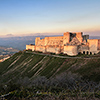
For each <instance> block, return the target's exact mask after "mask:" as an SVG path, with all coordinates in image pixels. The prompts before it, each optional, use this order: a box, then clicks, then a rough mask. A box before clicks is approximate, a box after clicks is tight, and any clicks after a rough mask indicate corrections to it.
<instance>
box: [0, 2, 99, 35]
mask: <svg viewBox="0 0 100 100" xmlns="http://www.w3.org/2000/svg"><path fill="white" fill-rule="evenodd" d="M68 31H69V32H78V31H79V32H83V33H84V34H89V35H92V36H100V0H0V36H12V35H13V36H21V35H30V34H37V33H40V34H46V35H53V34H62V33H64V32H68Z"/></svg>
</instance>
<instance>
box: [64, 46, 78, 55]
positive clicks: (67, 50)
mask: <svg viewBox="0 0 100 100" xmlns="http://www.w3.org/2000/svg"><path fill="white" fill-rule="evenodd" d="M64 54H68V55H70V56H75V55H77V54H78V50H77V46H64Z"/></svg>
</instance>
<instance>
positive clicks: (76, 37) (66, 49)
mask: <svg viewBox="0 0 100 100" xmlns="http://www.w3.org/2000/svg"><path fill="white" fill-rule="evenodd" d="M88 38H89V35H83V33H82V32H73V33H72V32H65V33H64V35H63V36H57V37H45V38H44V39H40V37H37V38H36V39H35V46H34V45H26V49H27V50H29V49H30V50H32V51H41V52H52V53H56V54H59V53H65V54H68V55H71V56H74V55H77V54H78V53H79V52H82V53H83V52H85V53H86V54H90V53H92V54H94V53H98V52H99V51H100V39H88Z"/></svg>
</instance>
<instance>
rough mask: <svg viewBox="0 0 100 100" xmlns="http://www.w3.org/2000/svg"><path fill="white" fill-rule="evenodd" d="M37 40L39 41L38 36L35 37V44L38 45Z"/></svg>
mask: <svg viewBox="0 0 100 100" xmlns="http://www.w3.org/2000/svg"><path fill="white" fill-rule="evenodd" d="M38 41H40V37H37V38H36V39H35V46H37V45H38Z"/></svg>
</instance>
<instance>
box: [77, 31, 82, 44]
mask: <svg viewBox="0 0 100 100" xmlns="http://www.w3.org/2000/svg"><path fill="white" fill-rule="evenodd" d="M82 34H83V33H82V32H76V37H77V39H78V40H79V41H80V42H81V43H82V41H83V37H82Z"/></svg>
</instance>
